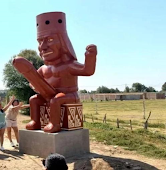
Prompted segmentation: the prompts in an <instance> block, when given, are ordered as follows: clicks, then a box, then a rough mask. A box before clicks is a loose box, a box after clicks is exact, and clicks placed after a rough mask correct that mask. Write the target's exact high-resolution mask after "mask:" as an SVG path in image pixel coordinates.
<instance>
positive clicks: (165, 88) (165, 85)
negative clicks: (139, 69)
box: [162, 82, 166, 91]
mask: <svg viewBox="0 0 166 170" xmlns="http://www.w3.org/2000/svg"><path fill="white" fill-rule="evenodd" d="M162 91H166V82H165V83H164V84H163V85H162Z"/></svg>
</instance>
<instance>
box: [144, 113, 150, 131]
mask: <svg viewBox="0 0 166 170" xmlns="http://www.w3.org/2000/svg"><path fill="white" fill-rule="evenodd" d="M150 115H151V111H150V113H149V116H148V118H147V119H146V121H145V124H144V129H148V120H149V118H150Z"/></svg>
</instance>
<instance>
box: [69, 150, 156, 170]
mask: <svg viewBox="0 0 166 170" xmlns="http://www.w3.org/2000/svg"><path fill="white" fill-rule="evenodd" d="M72 162H74V170H101V169H103V170H104V169H106V170H158V169H157V168H155V167H154V166H151V165H149V164H147V163H144V162H140V161H137V160H132V159H124V158H116V157H109V156H104V155H99V154H95V153H90V154H85V155H82V156H79V157H73V158H69V159H67V163H72Z"/></svg>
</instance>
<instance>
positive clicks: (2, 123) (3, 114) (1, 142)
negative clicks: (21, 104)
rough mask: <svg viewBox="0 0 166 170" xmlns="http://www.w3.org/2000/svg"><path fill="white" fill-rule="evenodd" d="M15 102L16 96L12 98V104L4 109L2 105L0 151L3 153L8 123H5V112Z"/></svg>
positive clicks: (0, 110)
mask: <svg viewBox="0 0 166 170" xmlns="http://www.w3.org/2000/svg"><path fill="white" fill-rule="evenodd" d="M14 100H15V96H12V97H11V99H10V102H9V103H8V104H7V105H6V106H5V107H4V108H2V104H1V103H0V150H1V151H3V150H4V147H3V141H4V133H5V128H6V121H5V111H6V110H7V109H8V108H9V106H10V105H11V104H12V102H13V101H14Z"/></svg>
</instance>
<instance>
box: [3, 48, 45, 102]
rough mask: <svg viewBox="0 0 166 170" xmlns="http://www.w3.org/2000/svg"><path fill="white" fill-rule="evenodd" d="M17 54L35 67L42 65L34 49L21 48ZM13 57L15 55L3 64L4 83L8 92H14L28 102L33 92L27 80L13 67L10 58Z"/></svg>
mask: <svg viewBox="0 0 166 170" xmlns="http://www.w3.org/2000/svg"><path fill="white" fill-rule="evenodd" d="M18 56H22V57H24V58H26V59H27V60H29V61H30V62H31V63H33V65H34V67H35V68H36V69H38V68H39V67H40V66H41V65H43V61H42V60H41V59H40V57H39V56H38V55H37V52H36V51H34V50H23V51H21V52H20V53H19V54H18ZM15 57H16V56H13V57H12V59H10V60H9V62H8V63H7V64H6V65H5V68H4V70H3V75H4V83H5V85H6V87H7V88H8V89H9V94H14V95H15V96H16V97H17V98H18V99H20V100H21V101H24V102H26V103H28V101H29V98H30V97H31V96H32V95H34V94H35V92H34V91H33V90H32V89H31V88H30V87H29V82H28V81H27V80H26V79H25V78H24V77H23V76H22V75H21V74H20V73H18V72H17V70H16V69H15V68H14V67H13V65H12V60H13V58H15Z"/></svg>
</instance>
